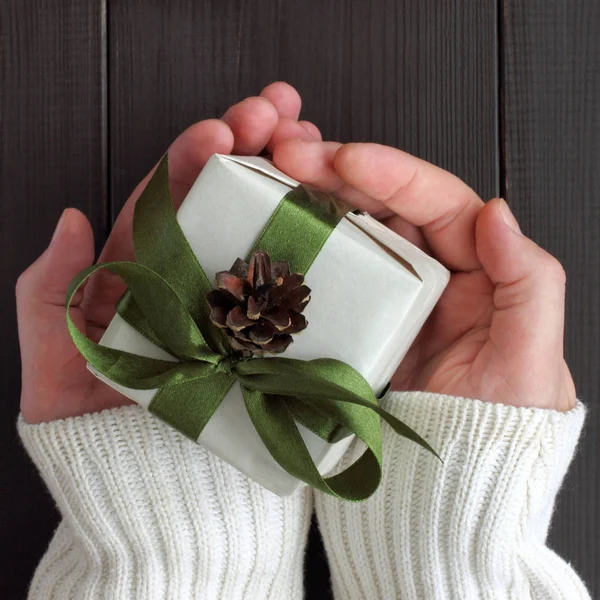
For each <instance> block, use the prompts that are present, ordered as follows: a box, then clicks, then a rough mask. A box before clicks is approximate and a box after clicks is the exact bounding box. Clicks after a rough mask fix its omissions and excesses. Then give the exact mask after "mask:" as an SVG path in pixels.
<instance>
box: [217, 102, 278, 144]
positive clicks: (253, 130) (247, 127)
mask: <svg viewBox="0 0 600 600" xmlns="http://www.w3.org/2000/svg"><path fill="white" fill-rule="evenodd" d="M222 118H223V121H224V122H225V123H226V124H227V125H229V127H230V128H231V131H232V132H233V137H234V140H235V141H234V144H233V153H234V154H243V155H255V154H258V153H259V152H260V151H261V150H262V149H263V148H264V147H265V146H266V145H267V142H268V141H269V138H270V137H271V134H272V133H273V130H274V129H275V127H276V125H277V122H278V120H279V115H278V114H277V109H276V108H275V106H273V104H271V102H269V100H267V99H266V98H261V97H258V96H254V97H251V98H246V99H245V100H242V101H241V102H239V103H238V104H235V105H234V106H232V107H231V108H230V109H229V110H228V111H227V112H226V113H225V114H224V115H223V117H222Z"/></svg>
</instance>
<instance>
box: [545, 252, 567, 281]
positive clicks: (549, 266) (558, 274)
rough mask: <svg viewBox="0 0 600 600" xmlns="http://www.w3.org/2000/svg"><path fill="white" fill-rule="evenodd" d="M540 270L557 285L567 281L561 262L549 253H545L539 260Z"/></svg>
mask: <svg viewBox="0 0 600 600" xmlns="http://www.w3.org/2000/svg"><path fill="white" fill-rule="evenodd" d="M540 267H541V271H542V274H543V277H544V278H545V279H547V280H549V281H552V282H553V283H555V284H557V285H565V284H566V282H567V273H566V271H565V268H564V267H563V265H562V263H561V262H560V261H559V260H558V259H557V258H555V257H554V256H552V255H551V254H547V253H546V254H545V256H544V257H543V259H542V261H541V265H540Z"/></svg>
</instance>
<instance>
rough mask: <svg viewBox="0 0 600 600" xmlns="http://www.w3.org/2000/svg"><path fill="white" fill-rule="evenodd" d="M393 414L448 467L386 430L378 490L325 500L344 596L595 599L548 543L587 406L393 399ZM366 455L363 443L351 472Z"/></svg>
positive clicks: (336, 578) (329, 545)
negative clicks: (357, 497)
mask: <svg viewBox="0 0 600 600" xmlns="http://www.w3.org/2000/svg"><path fill="white" fill-rule="evenodd" d="M384 407H385V408H386V409H387V410H388V411H390V412H392V413H393V414H394V415H396V416H397V417H398V418H400V419H401V420H403V421H404V422H406V423H407V424H408V425H410V426H411V427H413V428H414V429H415V430H416V431H417V432H419V433H420V434H421V435H423V436H424V437H425V439H427V441H428V442H429V443H430V444H431V445H432V446H433V447H434V448H435V449H436V451H437V452H438V453H439V454H440V456H441V458H442V460H443V461H444V462H443V464H442V463H441V462H440V461H438V460H437V459H436V458H434V457H433V456H431V455H430V454H428V453H427V452H426V451H424V450H422V449H420V448H419V447H418V446H417V445H416V444H413V443H411V442H408V441H406V440H403V439H400V438H399V437H398V436H396V435H394V434H393V433H392V431H391V429H390V428H389V427H388V426H386V425H383V428H384V431H383V451H384V456H383V463H384V475H383V481H382V484H381V487H380V488H379V490H378V491H377V492H376V494H375V495H374V496H373V497H372V498H370V499H369V500H368V501H366V502H364V503H361V504H348V503H340V502H338V501H336V500H334V499H332V498H330V497H328V496H325V495H323V494H320V493H317V494H316V503H317V515H318V518H319V523H320V528H321V531H322V533H323V537H324V541H325V546H326V549H327V551H328V554H329V558H330V563H331V568H332V578H333V585H334V591H335V593H336V597H337V598H340V599H341V598H343V599H344V600H347V599H353V598H356V599H363V598H374V599H376V598H403V599H415V600H417V599H418V600H423V599H427V600H428V599H432V598H435V599H448V600H450V599H452V600H453V599H455V598H461V600H464V599H478V600H479V599H481V598H494V599H501V598H519V599H522V598H560V599H564V598H573V599H575V598H587V594H586V592H585V589H584V587H583V585H582V584H581V582H580V581H579V579H578V578H577V576H576V575H575V574H574V573H573V571H572V570H571V569H570V568H569V567H568V565H566V563H564V562H563V561H562V560H561V559H559V558H558V557H557V556H556V555H554V554H553V553H552V552H550V551H549V550H548V549H547V548H545V546H544V542H545V538H546V534H547V531H548V526H549V521H550V517H551V514H552V509H553V506H554V501H555V497H556V494H557V491H558V489H559V487H560V485H561V482H562V480H563V477H564V475H565V472H566V470H567V467H568V465H569V463H570V461H571V459H572V457H573V453H574V449H575V446H576V443H577V440H578V437H579V434H580V431H581V427H582V424H583V420H584V408H583V406H582V405H581V404H577V406H576V408H574V409H573V410H572V411H570V412H567V413H559V412H555V411H550V410H542V409H531V408H515V407H510V406H504V405H500V404H490V403H484V402H479V401H476V400H467V399H463V398H453V397H448V396H439V395H435V394H427V393H402V394H401V393H394V394H390V395H389V396H388V397H387V398H386V399H385V401H384ZM362 452H363V448H362V447H361V444H360V443H354V444H353V446H352V447H351V449H350V450H349V452H348V454H347V455H346V457H345V459H344V463H343V465H347V464H349V463H350V462H353V461H354V460H356V458H357V457H358V456H359V455H360V454H361V453H362ZM343 465H341V466H343ZM557 580H559V581H558V583H557Z"/></svg>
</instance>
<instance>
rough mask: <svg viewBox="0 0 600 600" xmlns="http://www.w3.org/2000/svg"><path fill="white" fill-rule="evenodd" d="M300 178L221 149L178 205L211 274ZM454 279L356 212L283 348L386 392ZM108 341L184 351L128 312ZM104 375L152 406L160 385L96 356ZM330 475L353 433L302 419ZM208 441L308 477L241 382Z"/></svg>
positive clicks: (251, 465) (335, 239)
mask: <svg viewBox="0 0 600 600" xmlns="http://www.w3.org/2000/svg"><path fill="white" fill-rule="evenodd" d="M297 185H298V182H297V181H295V180H293V179H291V178H290V177H288V176H287V175H285V174H284V173H282V172H281V171H279V170H278V169H276V168H275V167H274V166H273V165H272V164H271V163H270V162H269V161H267V160H265V159H263V158H257V157H240V156H223V155H218V154H216V155H214V156H212V157H211V158H210V160H209V161H208V163H207V164H206V166H205V167H204V169H203V171H202V173H201V174H200V176H199V177H198V179H197V180H196V182H195V183H194V185H193V186H192V188H191V190H190V191H189V193H188V195H187V197H186V199H185V201H184V202H183V204H182V205H181V207H180V209H179V211H178V212H177V220H178V222H179V224H180V226H181V229H182V230H183V233H184V234H185V236H186V238H187V239H188V241H189V244H190V246H191V248H192V250H193V252H194V253H195V254H196V256H197V257H198V260H199V262H200V264H201V265H202V267H203V268H204V271H205V272H206V274H207V276H208V277H209V279H211V280H213V279H214V276H215V274H216V273H217V272H218V271H224V270H227V269H229V268H230V267H231V265H232V264H233V262H234V261H235V259H237V258H238V257H242V258H245V257H246V256H247V255H248V253H249V251H250V249H251V248H252V246H253V244H254V242H255V240H256V239H257V238H258V236H259V234H260V233H261V232H262V230H263V228H264V226H265V225H266V223H267V221H268V220H269V218H270V216H271V214H272V213H273V211H274V210H275V208H276V207H277V205H278V203H279V202H280V201H281V199H282V198H283V197H284V196H285V195H286V194H287V193H288V192H289V191H290V189H291V188H293V187H295V186H297ZM448 279H449V273H448V271H447V270H446V269H445V268H444V267H443V266H442V265H440V264H439V263H438V262H437V261H435V260H434V259H433V258H431V257H430V256H428V255H426V254H425V253H423V252H422V251H421V250H419V249H418V248H416V247H415V246H413V245H412V244H410V243H409V242H408V241H406V240H405V239H403V238H401V237H400V236H398V235H396V234H395V233H393V232H392V231H390V230H389V229H387V228H386V227H384V226H383V225H381V224H380V223H379V222H378V221H376V220H375V219H373V218H371V217H370V216H368V215H367V214H360V215H357V214H352V213H350V214H348V215H346V216H345V217H344V218H343V219H342V220H341V221H340V223H339V224H338V226H337V227H336V228H335V230H334V231H333V233H332V234H331V236H330V237H329V239H328V240H327V242H326V243H325V245H324V247H323V248H322V249H321V252H320V253H319V255H318V256H317V258H316V259H315V261H314V263H313V264H312V266H311V267H310V269H309V271H308V272H307V273H306V283H307V285H308V286H309V287H310V288H311V289H312V295H311V301H310V303H309V304H308V306H307V307H306V309H305V311H304V314H305V316H306V318H307V319H308V322H309V325H308V327H307V328H306V330H304V331H303V332H301V333H300V334H297V335H295V336H294V342H293V343H292V344H291V345H290V346H289V348H288V349H287V350H286V351H285V352H284V353H283V354H281V355H279V356H285V357H289V358H297V359H303V360H309V359H314V358H335V359H337V360H341V361H343V362H345V363H348V364H349V365H350V366H352V367H353V368H354V369H356V370H357V371H359V372H360V373H361V374H362V375H363V376H364V377H365V379H366V380H367V381H368V382H369V383H370V384H371V386H372V388H373V390H374V391H375V393H376V394H379V393H381V392H382V391H383V390H384V389H385V387H386V386H387V384H388V382H389V380H390V378H391V376H392V375H393V373H394V371H395V370H396V368H397V367H398V365H399V363H400V361H401V360H402V358H403V357H404V355H405V354H406V352H407V351H408V349H409V347H410V345H411V343H412V342H413V340H414V339H415V337H416V335H417V333H418V332H419V330H420V329H421V327H422V325H423V323H424V322H425V320H426V319H427V317H428V315H429V314H430V312H431V311H432V309H433V307H434V306H435V304H436V302H437V301H438V299H439V297H440V295H441V294H442V292H443V290H444V288H445V286H446V284H447V282H448ZM101 344H102V345H105V346H109V347H111V348H117V349H120V350H126V351H128V352H132V353H134V354H139V355H142V356H147V357H151V358H159V359H166V360H169V359H170V360H175V359H174V358H173V357H171V356H170V355H169V354H167V353H166V352H165V351H163V350H162V349H160V348H158V347H157V346H155V345H154V344H152V343H151V342H150V341H148V340H147V339H146V338H144V337H143V336H142V335H141V334H140V333H138V332H137V331H136V330H135V329H134V328H133V327H131V326H130V325H129V324H128V323H126V322H125V321H124V320H123V319H122V318H121V317H120V316H119V315H118V314H117V315H116V316H115V317H114V319H113V320H112V321H111V323H110V325H109V326H108V328H107V330H106V332H105V334H104V336H103V337H102V340H101ZM88 368H90V369H91V370H92V371H93V372H94V373H95V375H96V376H97V377H99V378H100V379H102V380H103V381H104V382H106V383H107V384H108V385H110V386H111V387H113V388H115V389H116V390H118V391H119V392H121V393H122V394H123V395H125V396H127V397H128V398H130V399H132V400H134V401H135V402H137V403H138V404H140V405H141V406H143V407H146V408H147V407H148V405H149V404H150V401H151V400H152V397H153V396H154V394H155V393H156V390H135V389H131V388H126V387H123V386H120V385H118V384H116V383H114V382H112V381H110V380H109V379H107V378H106V377H104V376H103V375H102V374H100V373H98V372H97V371H96V370H95V369H94V368H93V367H91V366H90V365H88ZM298 427H299V429H300V432H301V434H302V437H303V438H304V441H305V442H306V445H307V447H308V450H309V451H310V454H311V456H312V457H313V459H314V462H315V464H316V465H317V467H318V469H319V472H320V473H321V474H322V475H325V474H326V473H328V472H329V471H330V470H331V469H332V468H333V467H334V466H335V465H336V463H337V462H338V460H339V459H340V458H341V456H342V455H343V453H344V452H345V450H346V449H347V447H348V445H349V444H350V442H351V441H352V436H349V437H347V438H345V439H343V440H341V441H340V442H337V443H335V444H328V443H327V442H325V441H324V440H322V439H321V438H320V437H318V436H317V435H315V434H314V433H313V432H311V431H310V430H308V429H306V428H305V427H303V426H302V425H298ZM198 442H199V443H201V444H202V445H204V446H205V447H206V448H207V449H209V450H210V451H212V452H214V453H215V454H217V455H218V456H220V457H221V458H223V459H224V460H226V461H227V462H228V463H230V464H231V465H233V466H234V467H236V468H237V469H239V470H240V471H242V472H244V473H245V474H246V475H248V476H249V477H251V478H252V479H254V480H255V481H257V482H258V483H260V484H261V485H263V486H264V487H265V488H267V489H269V490H271V491H273V492H275V493H277V494H279V495H281V496H285V495H289V494H291V493H293V492H294V491H295V490H296V489H298V488H300V487H302V486H304V485H305V484H304V483H303V482H301V481H299V480H298V479H296V478H295V477H293V476H292V475H290V474H288V473H287V472H286V471H285V470H284V469H283V468H282V467H280V466H279V464H278V463H277V462H276V461H275V460H274V459H273V457H272V456H271V455H270V454H269V452H268V450H267V449H266V447H265V446H264V444H263V442H262V440H261V438H260V437H259V435H258V433H257V432H256V430H255V429H254V426H253V424H252V422H251V420H250V417H249V416H248V413H247V411H246V408H245V406H244V402H243V399H242V394H241V390H240V387H239V385H238V384H234V385H233V387H232V388H231V389H230V390H229V392H228V393H227V395H226V396H225V398H224V399H223V401H222V403H221V404H220V406H219V408H218V409H217V411H216V412H215V414H214V415H213V417H212V418H211V420H210V421H209V423H208V424H207V426H206V427H205V428H204V431H203V432H202V434H201V435H200V437H199V439H198Z"/></svg>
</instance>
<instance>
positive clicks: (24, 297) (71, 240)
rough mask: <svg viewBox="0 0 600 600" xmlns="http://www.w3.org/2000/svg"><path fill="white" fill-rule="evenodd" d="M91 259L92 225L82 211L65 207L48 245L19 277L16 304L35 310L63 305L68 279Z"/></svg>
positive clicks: (92, 248) (92, 243) (92, 253)
mask: <svg viewBox="0 0 600 600" xmlns="http://www.w3.org/2000/svg"><path fill="white" fill-rule="evenodd" d="M93 261H94V234H93V231H92V227H91V225H90V223H89V221H88V220H87V218H86V217H85V215H84V214H83V213H81V212H80V211H79V210H77V209H75V208H67V209H66V210H65V211H64V212H63V213H62V215H61V217H60V219H59V221H58V224H57V225H56V229H55V230H54V234H53V236H52V239H51V241H50V244H49V245H48V248H46V250H45V251H44V252H43V254H42V255H41V256H40V257H39V258H38V259H37V260H36V261H35V262H34V263H33V264H32V265H31V266H30V267H29V268H28V269H27V270H26V271H25V272H24V273H23V274H22V275H21V276H20V277H19V280H18V282H17V304H20V305H27V306H28V307H29V308H30V309H34V310H36V309H37V310H39V309H41V308H42V307H43V306H61V307H64V304H65V294H66V293H67V287H68V285H69V283H70V282H71V279H73V277H74V276H75V275H76V274H77V273H78V272H79V271H81V270H82V269H84V268H85V267H87V266H89V265H91V264H92V262H93ZM75 300H77V299H75ZM73 304H74V305H77V304H78V302H74V303H73ZM30 316H33V315H30Z"/></svg>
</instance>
